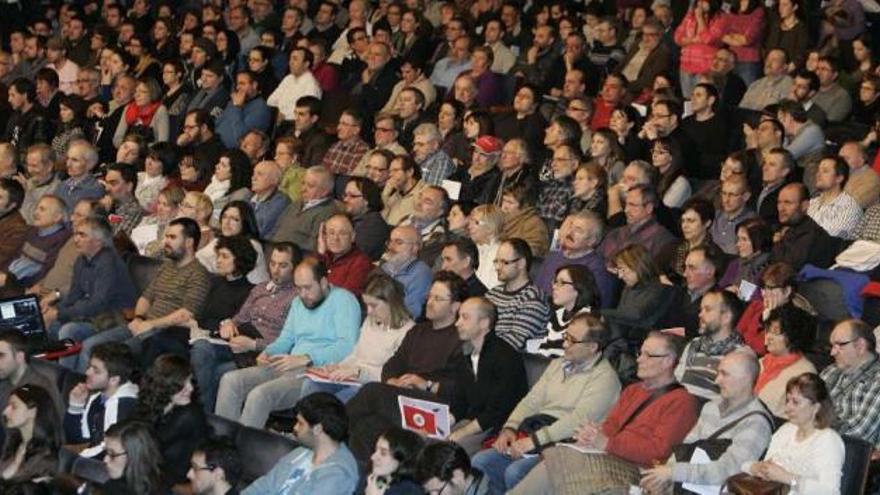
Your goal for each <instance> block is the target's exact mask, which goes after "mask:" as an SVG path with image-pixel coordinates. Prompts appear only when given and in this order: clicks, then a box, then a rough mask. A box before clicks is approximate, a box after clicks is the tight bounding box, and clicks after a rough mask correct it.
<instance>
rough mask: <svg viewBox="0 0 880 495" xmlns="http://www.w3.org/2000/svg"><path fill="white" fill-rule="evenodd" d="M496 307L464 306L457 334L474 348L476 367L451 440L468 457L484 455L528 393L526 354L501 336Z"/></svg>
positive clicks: (477, 302)
mask: <svg viewBox="0 0 880 495" xmlns="http://www.w3.org/2000/svg"><path fill="white" fill-rule="evenodd" d="M496 318H497V316H496V313H495V306H494V305H493V304H492V303H491V302H490V301H489V300H488V299H486V298H485V297H471V298H468V299H466V300H465V301H464V302H463V303H461V307H460V308H459V310H458V318H457V319H456V322H455V328H456V330H458V338H459V339H461V341H462V342H466V343H469V344H470V348H471V352H470V358H471V362H472V363H476V365H475V366H476V370H475V371H474V375H475V376H474V380H473V381H470V380H469V381H467V382H465V383H456V387H459V386H461V387H463V389H464V393H463V394H461V395H460V397H466V400H459V401H455V402H453V403H452V414H453V415H454V416H455V418H456V419H457V420H458V423H456V424H455V425H454V426H453V431H452V434H451V435H450V436H449V440H450V441H452V442H456V443H458V444H460V445H461V446H462V447H464V448H465V450H467V452H468V454H470V455H474V454H476V453H477V452H478V451H479V450H480V446H481V445H482V443H483V440H484V439H485V438H486V436H488V434H490V433H491V432H494V431H498V430H500V429H501V427H502V426H504V421H505V420H506V419H507V417H508V416H509V415H510V413H511V412H513V408H514V407H516V404H517V403H518V402H519V401H520V399H522V398H523V396H525V394H526V392H527V391H528V387H527V384H528V380H527V379H526V370H525V366H524V364H523V358H522V354H520V353H519V352H517V351H516V349H514V348H513V346H511V345H510V344H508V343H507V342H505V341H503V340H501V339H500V338H498V336H497V335H495V320H496Z"/></svg>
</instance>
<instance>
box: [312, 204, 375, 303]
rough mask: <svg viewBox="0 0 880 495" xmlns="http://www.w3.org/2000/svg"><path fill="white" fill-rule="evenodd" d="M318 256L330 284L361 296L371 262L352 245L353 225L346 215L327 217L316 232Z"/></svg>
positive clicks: (353, 242) (339, 214) (371, 265)
mask: <svg viewBox="0 0 880 495" xmlns="http://www.w3.org/2000/svg"><path fill="white" fill-rule="evenodd" d="M318 254H319V255H320V256H321V260H322V261H324V264H325V265H327V279H328V280H329V281H330V283H331V284H333V285H335V286H337V287H342V288H344V289H348V290H349V291H350V292H351V293H352V294H354V295H356V296H360V295H361V292H363V290H364V286H365V285H366V284H367V275H369V274H370V272H371V271H372V270H373V262H372V261H371V260H370V258H369V257H368V256H367V255H366V254H364V252H363V251H361V250H360V249H358V247H357V246H356V245H355V234H354V224H353V223H352V221H351V219H350V218H349V217H348V215H346V214H345V213H337V214H335V215H333V216H332V217H330V218H329V219H328V220H327V221H326V222H324V225H322V226H321V229H320V230H319V231H318Z"/></svg>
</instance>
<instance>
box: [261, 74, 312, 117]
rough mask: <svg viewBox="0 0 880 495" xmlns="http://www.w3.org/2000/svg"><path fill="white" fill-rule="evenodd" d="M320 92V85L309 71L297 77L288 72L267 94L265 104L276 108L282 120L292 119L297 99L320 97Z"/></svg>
mask: <svg viewBox="0 0 880 495" xmlns="http://www.w3.org/2000/svg"><path fill="white" fill-rule="evenodd" d="M321 94H322V92H321V85H320V84H319V83H318V80H317V79H315V75H314V74H312V72H311V71H306V72H305V73H304V74H302V75H301V76H299V77H297V76H295V75H293V74H288V75H286V76H284V79H282V80H281V83H280V84H278V87H277V88H275V91H273V92H272V94H271V95H269V99H268V100H266V104H267V105H269V106H270V107H276V108H278V113H279V114H281V117H282V118H283V119H284V120H293V117H294V111H295V110H296V102H297V100H299V99H300V98H302V97H303V96H314V97H316V98H321Z"/></svg>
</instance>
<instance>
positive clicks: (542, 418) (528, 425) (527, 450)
mask: <svg viewBox="0 0 880 495" xmlns="http://www.w3.org/2000/svg"><path fill="white" fill-rule="evenodd" d="M608 337H609V332H608V329H607V328H606V327H605V325H604V324H603V323H602V321H601V320H600V319H599V318H597V317H596V316H594V315H590V314H586V313H581V314H578V316H575V317H574V318H573V319H572V321H571V323H570V324H569V326H568V329H567V330H566V333H565V337H564V339H565V340H564V343H563V347H564V348H565V354H564V355H563V357H562V358H561V359H554V360H553V361H551V362H550V364H549V365H548V366H547V369H546V370H545V371H544V374H542V375H541V378H540V379H539V380H538V382H537V383H535V385H534V386H533V387H532V389H531V390H530V391H529V393H528V394H527V395H526V396H525V397H524V398H523V399H522V400H521V401H520V402H519V404H517V406H516V408H515V409H514V410H513V412H512V413H511V414H510V416H509V417H508V418H507V421H506V422H505V423H504V427H503V428H502V429H501V432H500V433H499V434H498V437H497V439H496V440H495V443H494V444H493V445H492V447H490V448H488V449H484V450H482V451H481V452H480V453H478V454H476V455H475V456H474V457H473V459H472V462H473V465H474V466H475V467H477V468H479V469H480V470H481V471H482V472H484V473H485V474H486V476H488V477H489V484H490V486H491V489H492V493H507V492H508V490H513V489H514V487H516V486H517V484H518V483H519V482H520V481H521V480H522V479H523V478H525V477H526V475H528V474H529V471H531V470H532V468H534V467H535V466H537V465H538V463H539V462H540V461H541V458H540V457H539V456H537V455H536V454H538V453H540V450H541V448H542V446H546V445H548V444H551V443H555V442H559V441H561V440H563V439H566V438H570V437H571V436H572V435H574V434H575V429H576V427H577V426H578V425H580V424H583V423H584V422H587V421H589V422H591V423H599V422H601V421H603V420H605V417H606V416H607V415H608V412H609V411H610V410H611V407H612V406H613V405H614V403H615V402H616V401H617V399H618V396H619V395H620V380H619V379H618V378H617V373H616V372H615V371H614V368H613V367H612V366H611V364H609V362H608V360H607V359H605V357H604V356H603V354H602V349H603V348H604V347H605V345H606V343H607V341H608Z"/></svg>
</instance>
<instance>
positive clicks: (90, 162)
mask: <svg viewBox="0 0 880 495" xmlns="http://www.w3.org/2000/svg"><path fill="white" fill-rule="evenodd" d="M98 158H99V157H98V150H97V149H95V147H94V146H92V145H91V144H89V142H88V141H86V140H84V139H78V140H76V141H74V142H72V143H70V146H69V147H68V148H67V176H68V178H67V180H65V181H64V182H62V183H61V184H59V185H58V189H56V190H55V194H56V195H57V196H58V197H59V198H60V199H61V200H62V201H63V202H64V204H65V205H67V208H68V209H73V207H74V206H76V204H77V203H79V201H80V200H81V199H86V198H88V199H100V198H103V197H104V186H102V185H101V183H100V182H98V179H96V178H95V176H93V175H92V170H94V168H95V166H96V165H98Z"/></svg>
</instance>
